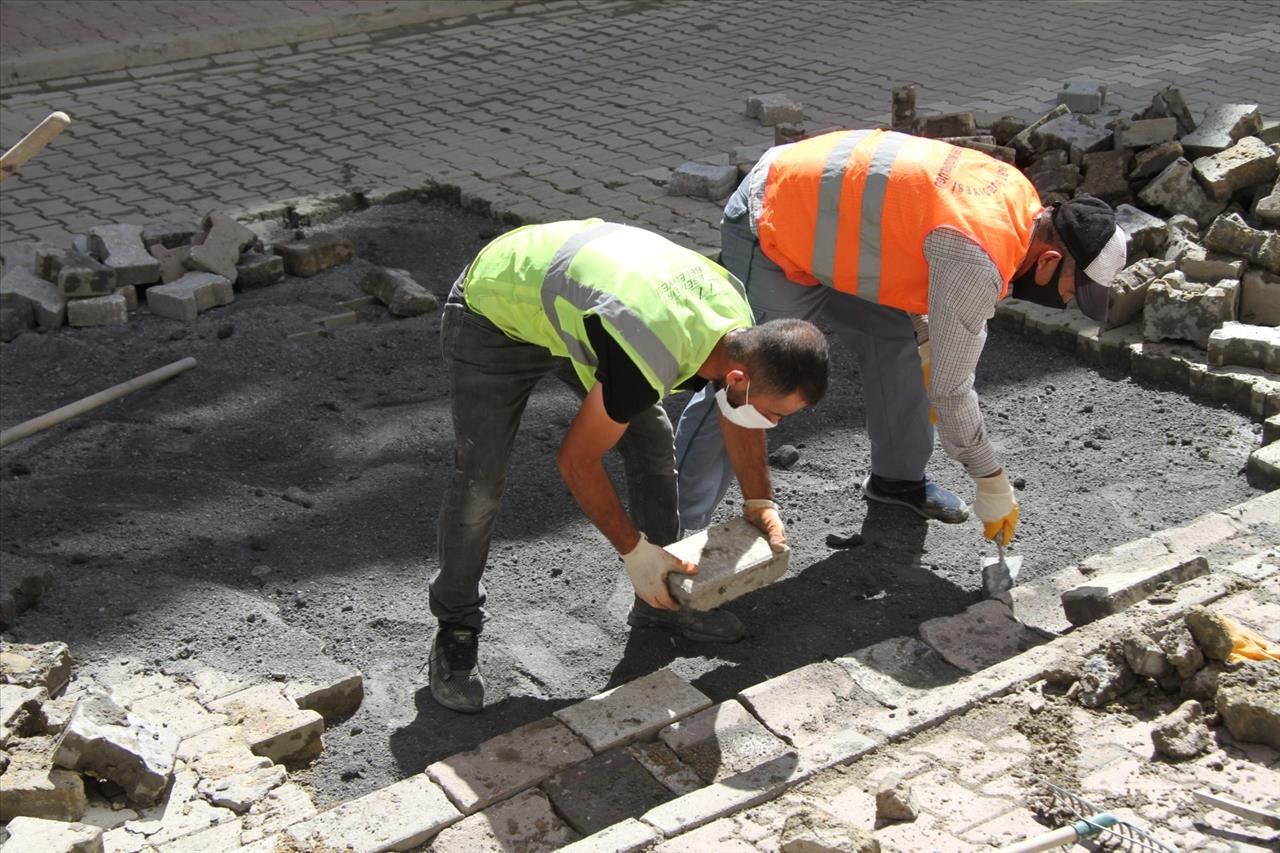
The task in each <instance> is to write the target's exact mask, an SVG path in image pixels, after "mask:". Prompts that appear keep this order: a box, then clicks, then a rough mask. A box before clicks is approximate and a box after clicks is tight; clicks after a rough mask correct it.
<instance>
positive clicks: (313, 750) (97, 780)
mask: <svg viewBox="0 0 1280 853" xmlns="http://www.w3.org/2000/svg"><path fill="white" fill-rule="evenodd" d="M71 663H72V662H71V657H70V653H69V651H68V649H67V646H66V645H65V644H64V643H44V644H41V645H35V646H32V645H19V644H8V643H0V822H4V823H7V827H5V828H3V829H0V841H5V838H6V837H7V839H8V841H7V842H6V847H5V849H6V850H8V849H10V847H12V849H17V850H48V851H62V850H67V851H72V850H76V851H78V850H102V849H103V845H104V840H105V843H106V846H107V847H108V848H109V849H113V850H141V849H144V847H145V849H147V850H152V849H154V850H158V851H167V850H194V849H201V850H215V849H222V850H226V849H235V848H237V847H239V846H241V845H242V844H248V843H251V842H253V841H255V840H258V839H263V838H267V837H269V836H271V835H273V834H274V833H275V832H276V831H277V830H278V829H279V828H281V827H282V826H285V825H292V824H294V823H297V822H298V821H300V820H305V819H307V818H309V817H311V816H313V815H315V814H316V811H317V810H316V808H315V806H314V804H313V803H312V800H311V796H310V795H309V794H308V792H307V791H306V790H305V789H303V788H302V787H300V786H299V785H297V784H295V783H292V782H289V781H288V774H287V771H286V767H287V766H295V765H297V764H299V763H303V762H307V761H310V760H312V759H314V758H315V757H316V756H317V755H319V754H320V752H321V750H322V749H323V738H322V734H323V732H324V729H325V723H326V721H331V720H335V719H341V718H345V717H347V716H349V715H350V714H351V713H353V712H354V711H355V709H356V708H357V707H359V705H360V702H361V700H362V698H363V695H364V689H363V680H362V679H361V677H360V676H359V674H358V673H356V674H351V675H349V676H348V677H345V678H342V679H339V680H336V681H334V682H333V683H330V684H325V685H307V684H299V683H288V684H282V683H276V682H267V683H262V684H251V685H246V684H242V683H239V682H237V681H236V680H234V679H232V678H229V677H228V676H226V675H225V674H223V673H219V672H215V671H212V670H210V671H207V672H205V673H203V674H202V675H201V676H198V677H195V678H193V679H192V681H191V682H183V681H178V680H176V679H174V678H171V677H169V676H167V675H164V674H161V673H157V672H145V673H142V674H139V675H135V676H132V677H130V678H128V679H126V680H124V681H121V682H119V683H115V684H112V685H110V687H103V686H98V685H95V684H89V683H86V681H87V680H75V679H73V677H72V667H71Z"/></svg>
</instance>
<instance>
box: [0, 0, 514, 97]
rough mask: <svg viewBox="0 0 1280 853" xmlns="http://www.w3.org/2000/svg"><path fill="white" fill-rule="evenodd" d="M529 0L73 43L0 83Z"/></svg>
mask: <svg viewBox="0 0 1280 853" xmlns="http://www.w3.org/2000/svg"><path fill="white" fill-rule="evenodd" d="M527 2H531V0H393V2H389V3H386V4H385V5H384V6H383V8H380V9H376V10H374V11H368V12H349V13H346V14H339V15H316V16H308V17H305V18H291V19H287V20H283V21H277V22H273V23H271V24H270V25H269V26H268V25H265V24H262V23H254V24H247V25H244V26H231V27H221V28H217V29H211V30H204V31H201V32H196V33H190V34H187V35H180V36H163V37H159V38H147V39H138V40H135V41H125V42H119V43H113V44H92V45H77V46H75V47H70V48H66V49H65V50H57V51H49V52H45V53H37V54H31V55H29V56H24V57H21V58H18V59H12V60H7V61H4V62H0V83H4V84H5V85H23V84H28V83H38V82H40V81H43V80H56V79H59V78H63V77H77V76H82V75H87V74H100V73H103V72H110V71H124V70H127V69H130V68H139V67H143V66H149V65H162V64H164V63H168V62H180V61H183V60H188V59H197V58H201V57H207V56H212V55H214V54H218V53H230V52H233V51H242V50H262V49H264V48H271V47H277V46H279V45H282V44H295V43H298V42H305V41H317V40H320V39H327V38H333V37H335V36H344V35H352V34H356V33H367V32H374V31H377V30H387V29H394V28H397V27H408V26H415V25H418V24H425V23H429V22H432V21H438V20H442V19H445V18H459V17H465V16H467V15H475V14H479V13H482V12H484V13H493V12H505V11H509V10H510V9H512V8H513V7H514V6H516V5H517V4H519V3H527Z"/></svg>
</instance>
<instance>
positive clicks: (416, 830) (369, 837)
mask: <svg viewBox="0 0 1280 853" xmlns="http://www.w3.org/2000/svg"><path fill="white" fill-rule="evenodd" d="M461 817H462V815H461V814H459V813H458V810H457V809H455V808H454V807H453V806H452V805H451V804H450V802H449V799H448V797H446V796H445V795H444V792H443V791H441V790H440V788H439V787H438V786H437V785H436V784H435V783H434V782H432V781H431V780H430V779H428V778H427V776H426V775H425V774H418V775H417V776H411V777H409V778H408V779H405V780H404V781H401V782H396V783H395V784H394V785H388V786H387V787H385V788H379V789H378V790H376V791H374V792H373V793H371V794H366V795H365V796H363V797H359V798H357V799H354V800H349V801H348V802H345V803H343V804H342V805H340V806H338V807H337V808H333V809H330V810H328V811H326V812H321V813H320V814H318V815H316V816H315V817H312V818H308V819H307V820H304V821H302V822H301V823H295V824H294V825H293V826H291V827H289V828H288V829H287V830H285V834H286V835H287V837H288V838H289V839H292V841H293V842H294V843H295V844H297V845H299V846H300V848H301V849H303V850H316V849H321V848H322V846H323V845H328V846H329V847H330V848H334V849H337V850H345V849H346V848H348V847H349V848H351V853H381V851H384V850H408V849H411V848H413V847H415V846H417V845H419V844H422V843H424V842H425V841H426V840H427V839H429V838H430V837H431V836H433V835H435V834H436V833H437V832H439V831H440V830H441V829H444V828H445V827H446V826H449V825H450V824H452V823H455V822H456V821H458V820H459V819H460V818H461Z"/></svg>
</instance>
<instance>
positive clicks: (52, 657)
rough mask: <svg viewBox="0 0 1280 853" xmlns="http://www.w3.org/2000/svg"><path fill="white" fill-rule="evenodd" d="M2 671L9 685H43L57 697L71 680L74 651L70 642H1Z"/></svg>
mask: <svg viewBox="0 0 1280 853" xmlns="http://www.w3.org/2000/svg"><path fill="white" fill-rule="evenodd" d="M0 670H2V671H3V672H4V677H5V683H7V684H16V685H18V686H19V687H43V688H44V690H45V692H46V693H48V694H49V695H50V696H57V695H58V694H59V693H61V692H62V688H64V687H66V686H67V682H68V681H70V680H71V652H70V650H69V649H68V648H67V644H66V643H40V644H39V645H30V644H27V643H6V642H0Z"/></svg>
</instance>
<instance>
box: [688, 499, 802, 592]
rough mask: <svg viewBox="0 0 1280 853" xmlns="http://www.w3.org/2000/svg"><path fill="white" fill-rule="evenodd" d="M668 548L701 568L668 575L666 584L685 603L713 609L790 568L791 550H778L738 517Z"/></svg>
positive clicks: (773, 579)
mask: <svg viewBox="0 0 1280 853" xmlns="http://www.w3.org/2000/svg"><path fill="white" fill-rule="evenodd" d="M667 550H668V551H670V552H671V553H672V554H675V555H676V556H677V557H679V558H680V559H682V560H687V561H689V562H691V563H695V564H697V566H698V573H697V574H696V575H680V576H676V575H668V576H667V588H668V589H669V590H670V591H671V596H672V597H673V598H674V599H675V600H676V601H677V602H679V604H680V606H681V607H688V608H691V609H693V610H713V609H715V608H716V607H719V606H720V605H722V604H724V603H726V602H729V601H733V600H734V599H735V598H740V597H741V596H743V595H746V594H747V593H748V592H751V591H752V590H756V589H759V588H760V587H762V586H766V585H767V584H770V583H773V582H774V581H776V580H777V579H778V578H780V577H782V576H783V575H784V574H786V572H787V565H788V564H789V562H790V558H791V549H790V548H788V549H787V550H786V551H783V552H782V553H780V554H775V553H774V552H773V549H772V548H770V547H769V540H768V539H766V538H765V537H764V535H763V534H762V533H761V532H760V530H759V529H758V528H756V526H755V525H754V524H752V523H751V522H749V521H747V520H746V519H745V518H735V519H732V520H730V521H726V522H723V523H721V524H716V525H712V526H711V527H709V528H707V529H706V530H703V531H701V532H699V533H695V534H694V535H692V536H687V537H685V538H684V539H681V540H680V541H679V542H675V543H673V544H671V545H668V546H667Z"/></svg>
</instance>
